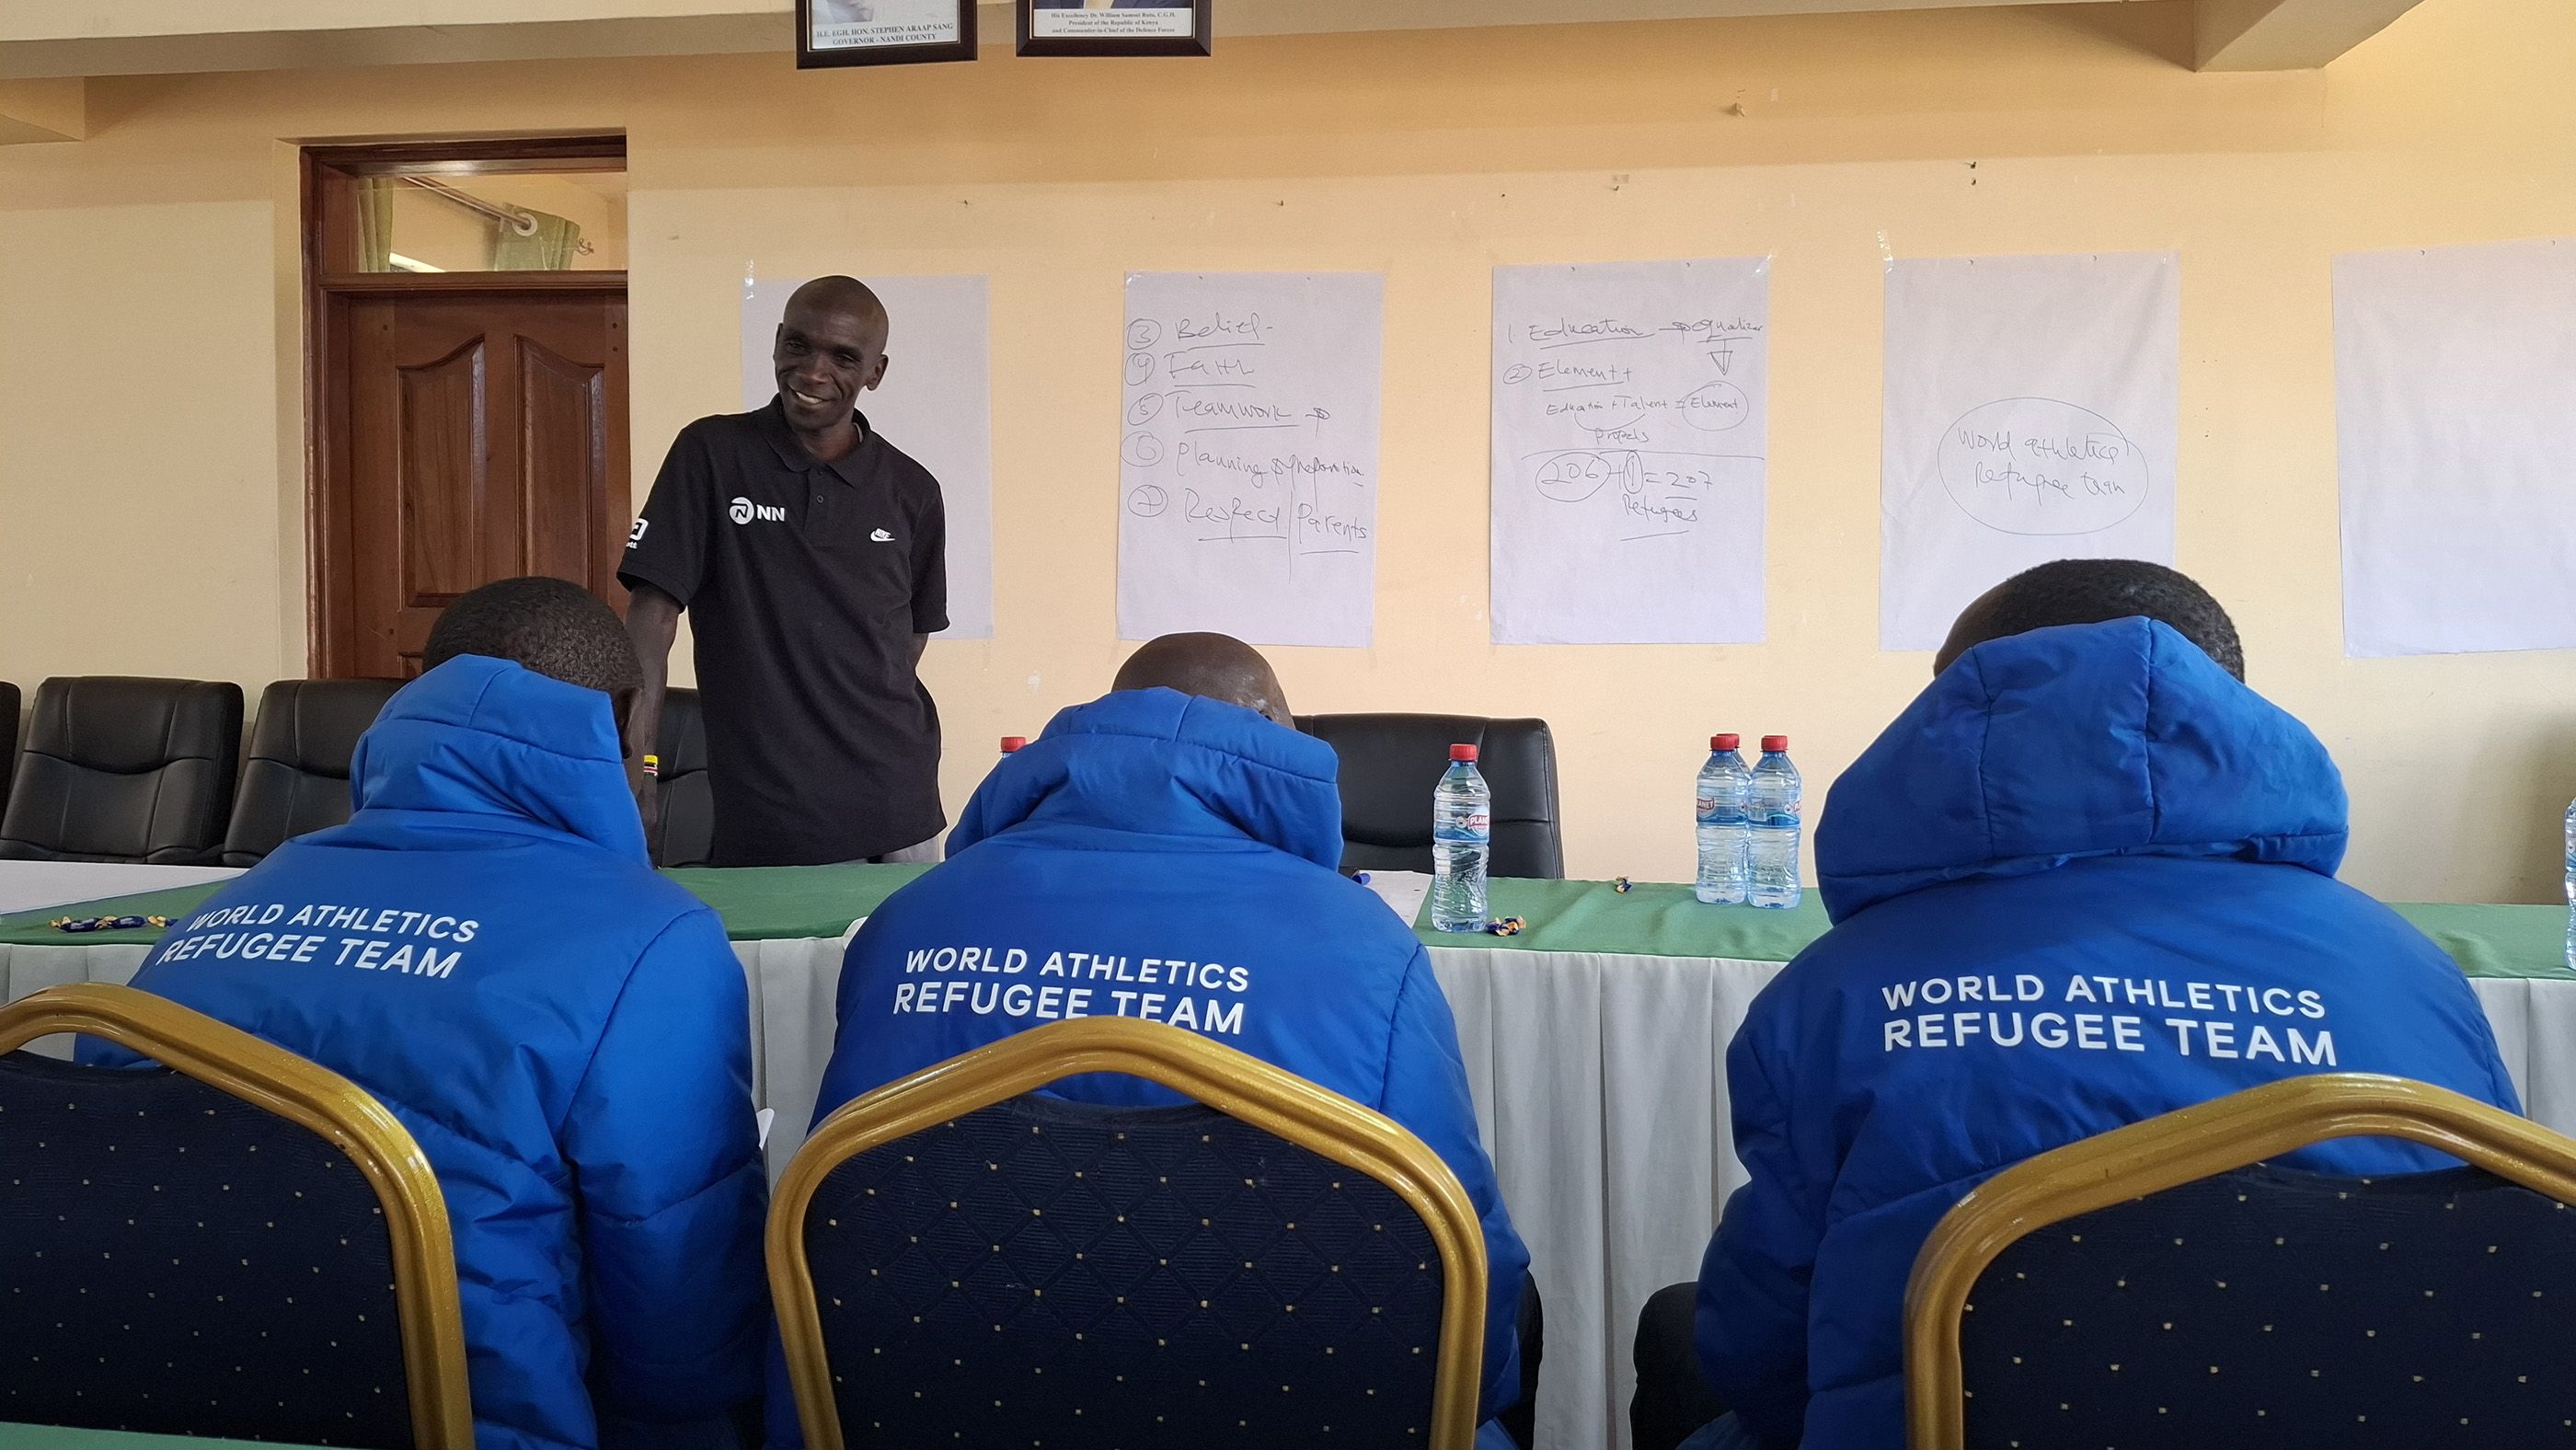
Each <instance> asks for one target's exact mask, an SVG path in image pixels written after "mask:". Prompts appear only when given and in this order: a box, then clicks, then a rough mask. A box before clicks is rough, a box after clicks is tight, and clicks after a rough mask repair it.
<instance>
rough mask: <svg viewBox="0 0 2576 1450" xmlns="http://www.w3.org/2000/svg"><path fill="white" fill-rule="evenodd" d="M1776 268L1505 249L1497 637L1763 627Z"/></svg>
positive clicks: (1560, 639) (1750, 634)
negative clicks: (1602, 259)
mask: <svg viewBox="0 0 2576 1450" xmlns="http://www.w3.org/2000/svg"><path fill="white" fill-rule="evenodd" d="M1770 273H1771V264H1770V263H1769V262H1768V261H1766V260H1765V259H1763V258H1760V257H1735V258H1727V259H1722V260H1716V261H1696V262H1610V263H1597V264H1593V265H1589V266H1579V267H1569V266H1546V267H1497V268H1495V269H1494V402H1493V412H1494V418H1493V423H1494V435H1493V503H1494V533H1493V566H1494V567H1493V610H1492V613H1493V639H1494V643H1496V644H1752V643H1759V642H1760V641H1761V639H1762V628H1763V618H1762V580H1763V575H1762V509H1763V484H1764V474H1763V469H1764V465H1763V455H1764V454H1765V453H1766V452H1767V451H1768V450H1769V446H1770V444H1769V432H1770V429H1769V423H1768V416H1767V415H1768V413H1769V410H1770V395H1771V384H1770V376H1771V367H1770V337H1769V333H1770V328H1771V283H1770Z"/></svg>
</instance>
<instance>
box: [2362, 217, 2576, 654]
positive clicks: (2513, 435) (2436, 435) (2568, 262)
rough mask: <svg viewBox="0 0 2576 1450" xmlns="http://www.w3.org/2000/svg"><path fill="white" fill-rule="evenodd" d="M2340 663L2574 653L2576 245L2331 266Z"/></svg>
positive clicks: (2389, 257) (2382, 256)
mask: <svg viewBox="0 0 2576 1450" xmlns="http://www.w3.org/2000/svg"><path fill="white" fill-rule="evenodd" d="M2334 312H2335V431H2336V437H2337V449H2338V454H2339V463H2340V468H2341V473H2342V484H2343V629H2344V653H2346V654H2347V655H2353V656H2375V655H2414V654H2456V653H2466V652H2470V651H2479V650H2523V649H2571V648H2576V465H2571V463H2570V461H2569V458H2568V450H2567V445H2566V435H2567V431H2568V426H2569V424H2570V422H2571V421H2576V240H2567V241H2539V242H2508V243H2503V244H2501V245H2493V246H2470V247H2436V248H2432V249H2429V250H2427V249H2420V248H2408V249H2406V250H2404V251H2398V252H2367V253H2362V254H2359V255H2355V256H2346V257H2338V258H2336V259H2335V264H2334Z"/></svg>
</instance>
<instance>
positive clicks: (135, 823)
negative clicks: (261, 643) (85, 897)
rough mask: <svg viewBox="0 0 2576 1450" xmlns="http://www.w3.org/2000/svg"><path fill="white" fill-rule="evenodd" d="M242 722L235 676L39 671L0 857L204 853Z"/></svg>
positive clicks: (195, 858)
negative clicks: (42, 676)
mask: <svg viewBox="0 0 2576 1450" xmlns="http://www.w3.org/2000/svg"><path fill="white" fill-rule="evenodd" d="M241 727H242V692H241V686H239V685H236V684H232V683H230V682H229V681H215V680H142V679H130V678H125V677H121V676H107V675H101V676H91V677H86V678H79V679H51V680H47V681H45V682H44V683H43V684H42V685H39V686H37V687H36V709H35V715H34V718H33V720H32V721H31V722H30V723H29V725H28V728H27V748H26V751H25V753H24V754H22V755H20V756H19V758H18V770H17V777H16V785H15V786H14V787H13V788H12V789H11V790H10V793H9V807H8V813H7V814H6V815H5V816H0V860H7V861H131V862H142V863H147V864H150V865H155V866H192V865H198V864H201V863H204V862H208V861H212V860H214V859H215V857H216V855H217V854H218V853H219V852H220V850H221V848H222V845H223V839H224V826H225V822H226V820H227V819H228V818H229V816H230V814H231V810H232V803H233V777H234V775H235V773H236V771H237V770H238V768H239V766H240V763H241Z"/></svg>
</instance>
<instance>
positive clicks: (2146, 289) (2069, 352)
mask: <svg viewBox="0 0 2576 1450" xmlns="http://www.w3.org/2000/svg"><path fill="white" fill-rule="evenodd" d="M2181 270H2182V269H2181V263H2180V261H2179V259H2178V258H2177V257H2176V256H2175V254H2173V253H2171V252H2142V253H2122V254H2100V255H2091V256H2068V257H1973V258H1969V257H1961V258H1941V259H1926V260H1914V261H1902V260H1901V261H1893V262H1890V263H1889V264H1888V269H1887V363H1886V367H1887V386H1886V398H1885V402H1884V409H1885V413H1884V417H1883V419H1882V428H1881V434H1880V447H1881V458H1880V471H1879V511H1880V519H1879V583H1878V589H1879V595H1878V643H1879V648H1881V649H1887V650H1928V649H1937V648H1939V647H1940V644H1941V641H1942V640H1943V639H1945V638H1946V637H1947V636H1948V635H1949V632H1950V625H1951V623H1952V622H1953V621H1954V620H1956V619H1957V618H1958V615H1959V611H1960V610H1961V609H1963V608H1965V607H1966V606H1967V604H1968V602H1969V601H1970V600H1973V599H1975V598H1976V597H1977V596H1978V595H1979V594H1982V593H1984V592H1985V591H1986V590H1987V589H1988V588H1991V587H1992V586H1994V585H1996V584H1999V583H2001V582H2003V581H2004V580H2005V579H2007V578H2010V577H2011V576H2012V575H2014V574H2017V573H2020V572H2021V571H2022V570H2024V569H2027V568H2030V567H2032V566H2033V565H2036V564H2044V563H2046V562H2048V561H2049V560H2051V559H2145V560H2148V561H2150V562H2153V563H2158V564H2171V563H2172V562H2173V544H2174V467H2173V465H2174V454H2175V450H2176V447H2177V442H2178V438H2179V434H2180V432H2181V420H2180V400H2179V399H2180V391H2181V372H2182V362H2181V358H2182V283H2181Z"/></svg>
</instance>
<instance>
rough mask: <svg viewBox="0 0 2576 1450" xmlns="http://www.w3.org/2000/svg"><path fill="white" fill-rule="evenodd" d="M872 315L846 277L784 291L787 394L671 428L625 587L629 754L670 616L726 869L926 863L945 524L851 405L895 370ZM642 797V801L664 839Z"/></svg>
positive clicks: (935, 830) (781, 358) (915, 474)
mask: <svg viewBox="0 0 2576 1450" xmlns="http://www.w3.org/2000/svg"><path fill="white" fill-rule="evenodd" d="M886 331H887V324H886V313H885V306H884V304H882V303H880V302H879V301H878V300H877V297H876V294H875V293H873V292H870V291H869V290H868V289H867V287H866V286H864V285H863V284H861V283H859V282H858V281H856V280H854V279H852V278H848V277H822V278H818V279H816V280H814V281H812V282H808V283H806V284H805V285H804V286H802V287H799V288H798V289H796V295H795V296H793V297H791V298H789V299H788V301H787V313H786V316H785V318H784V319H783V320H782V321H781V322H780V323H779V326H778V339H777V343H776V346H775V348H774V350H773V352H772V361H773V362H774V364H775V367H776V371H777V376H778V396H777V397H776V398H775V399H773V400H772V401H771V402H770V404H769V406H768V407H766V408H763V409H761V410H760V411H758V412H756V413H741V414H731V415H726V416H720V417H713V418H701V419H699V420H698V421H697V422H695V423H692V424H690V425H689V426H688V427H686V428H683V429H681V430H680V436H679V438H678V439H677V440H676V441H674V442H673V443H672V444H671V453H670V456H669V457H668V458H667V459H665V460H663V463H662V473H661V476H660V477H659V478H657V479H655V480H654V483H653V495H652V497H651V498H650V499H648V500H646V502H645V504H644V514H643V517H641V518H639V519H637V520H636V521H635V531H634V533H633V535H632V536H631V537H630V538H629V539H628V540H627V544H626V562H625V566H624V567H623V568H622V569H620V570H619V571H618V578H619V579H620V580H621V581H622V582H624V584H625V585H626V587H627V588H628V589H630V590H632V591H633V592H634V596H635V597H634V601H633V603H632V604H631V605H630V606H629V607H628V610H627V615H626V624H627V629H628V631H629V633H631V634H632V635H633V636H634V638H635V644H636V652H637V653H638V654H640V655H641V656H643V660H644V681H645V683H644V690H643V693H642V695H641V697H640V698H639V699H638V700H637V701H636V705H635V714H636V718H635V728H634V732H633V738H634V739H636V740H639V741H644V742H650V741H653V740H655V739H657V738H658V736H659V727H660V723H661V716H662V691H663V685H664V682H665V680H666V678H667V673H666V672H667V670H668V665H669V660H670V654H671V641H672V639H673V637H674V635H675V633H676V630H677V627H678V623H679V616H680V611H682V610H684V609H685V610H687V611H688V612H689V618H690V625H691V629H692V632H693V634H694V637H695V640H696V645H697V666H698V688H699V690H700V692H701V695H702V698H703V702H704V709H705V713H706V727H707V763H708V770H707V774H708V778H709V782H710V784H712V785H713V787H714V795H715V850H714V861H715V864H717V865H719V866H804V865H817V864H821V863H825V862H832V861H857V860H888V859H899V860H928V859H933V858H935V856H936V852H937V843H936V838H937V836H938V835H939V833H940V832H941V831H942V830H943V829H945V828H946V826H947V824H948V818H947V817H946V815H944V814H943V813H942V812H941V810H940V806H939V711H938V708H937V707H936V706H935V705H933V704H932V703H931V699H930V692H929V691H928V690H926V689H924V688H923V687H922V684H921V677H920V675H919V673H918V670H917V667H918V666H919V664H920V662H921V652H922V650H923V648H924V647H925V646H927V645H928V644H929V642H930V636H931V635H933V634H934V633H937V632H938V631H940V630H942V629H945V628H947V627H948V566H947V546H948V523H947V514H946V512H945V510H944V509H943V507H942V505H941V503H940V497H939V484H938V481H937V480H935V479H933V478H932V477H931V476H930V474H929V472H928V470H926V469H924V468H923V467H922V466H921V465H920V464H918V463H915V462H914V461H912V459H910V458H909V457H906V456H905V455H904V454H903V452H902V451H901V450H899V449H897V448H896V447H895V446H894V445H893V444H891V443H888V442H886V441H885V440H884V439H883V438H881V437H879V436H877V433H876V431H875V430H874V429H872V428H870V427H869V426H868V420H867V418H866V417H865V416H864V415H862V414H860V413H859V412H858V411H857V406H858V398H859V394H861V393H863V392H865V391H867V390H868V389H870V388H873V387H875V386H876V385H877V384H878V382H879V381H881V380H882V379H883V378H884V377H885V371H886V355H885V344H886ZM652 786H653V782H651V781H649V780H647V781H644V782H642V783H641V788H640V789H639V791H638V795H637V799H638V801H639V803H640V804H641V805H642V806H643V808H644V813H645V824H646V826H647V828H648V830H649V829H650V828H651V827H653V826H654V825H655V824H656V823H657V816H658V811H657V809H656V805H657V802H656V800H655V795H654V791H653V789H652Z"/></svg>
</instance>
